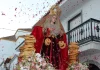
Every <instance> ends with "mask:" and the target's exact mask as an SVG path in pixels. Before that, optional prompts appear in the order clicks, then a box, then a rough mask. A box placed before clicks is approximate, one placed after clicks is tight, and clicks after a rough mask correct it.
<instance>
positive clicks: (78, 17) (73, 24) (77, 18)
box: [68, 12, 82, 31]
mask: <svg viewBox="0 0 100 70" xmlns="http://www.w3.org/2000/svg"><path fill="white" fill-rule="evenodd" d="M81 23H82V13H81V12H80V13H79V14H77V15H76V16H74V17H73V18H71V19H70V20H69V21H68V31H69V30H71V29H73V28H75V27H76V26H78V25H80V24H81Z"/></svg>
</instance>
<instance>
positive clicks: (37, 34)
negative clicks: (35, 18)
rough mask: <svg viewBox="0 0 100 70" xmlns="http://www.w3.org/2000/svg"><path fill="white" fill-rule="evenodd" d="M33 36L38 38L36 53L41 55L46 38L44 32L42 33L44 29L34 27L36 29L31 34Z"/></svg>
mask: <svg viewBox="0 0 100 70" xmlns="http://www.w3.org/2000/svg"><path fill="white" fill-rule="evenodd" d="M31 35H34V37H35V38H36V43H35V49H36V53H40V51H41V47H42V43H43V38H44V37H43V32H42V27H40V26H34V29H33V31H32V33H31Z"/></svg>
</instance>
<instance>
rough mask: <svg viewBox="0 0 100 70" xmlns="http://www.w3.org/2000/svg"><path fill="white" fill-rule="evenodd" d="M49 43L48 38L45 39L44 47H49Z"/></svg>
mask: <svg viewBox="0 0 100 70" xmlns="http://www.w3.org/2000/svg"><path fill="white" fill-rule="evenodd" d="M50 43H51V40H50V39H49V38H46V39H45V45H46V46H49V45H50Z"/></svg>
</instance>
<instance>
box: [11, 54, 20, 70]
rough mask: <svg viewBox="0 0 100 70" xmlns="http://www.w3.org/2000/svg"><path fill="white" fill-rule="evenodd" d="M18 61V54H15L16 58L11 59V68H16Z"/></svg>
mask: <svg viewBox="0 0 100 70" xmlns="http://www.w3.org/2000/svg"><path fill="white" fill-rule="evenodd" d="M17 63H18V59H17V56H15V58H14V60H13V61H11V64H10V70H14V69H15V68H16V64H17Z"/></svg>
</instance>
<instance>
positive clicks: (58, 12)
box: [49, 5, 61, 16]
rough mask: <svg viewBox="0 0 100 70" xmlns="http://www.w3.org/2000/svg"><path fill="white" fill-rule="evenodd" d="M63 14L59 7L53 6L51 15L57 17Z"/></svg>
mask: <svg viewBox="0 0 100 70" xmlns="http://www.w3.org/2000/svg"><path fill="white" fill-rule="evenodd" d="M60 14H61V9H60V8H59V6H58V5H53V6H52V7H51V9H50V13H49V15H57V16H60Z"/></svg>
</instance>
